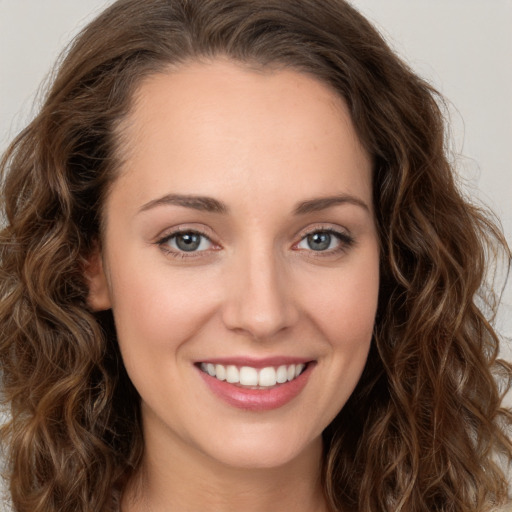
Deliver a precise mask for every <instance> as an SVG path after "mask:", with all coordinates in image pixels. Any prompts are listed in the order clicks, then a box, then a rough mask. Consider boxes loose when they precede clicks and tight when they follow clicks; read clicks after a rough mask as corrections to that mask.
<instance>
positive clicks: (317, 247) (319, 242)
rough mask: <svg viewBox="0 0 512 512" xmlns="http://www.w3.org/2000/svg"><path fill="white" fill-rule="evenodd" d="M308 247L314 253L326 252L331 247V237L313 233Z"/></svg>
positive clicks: (309, 237) (309, 238)
mask: <svg viewBox="0 0 512 512" xmlns="http://www.w3.org/2000/svg"><path fill="white" fill-rule="evenodd" d="M308 245H309V247H310V249H313V250H314V251H325V249H328V248H329V246H330V245H331V235H330V234H329V233H313V234H312V235H309V236H308Z"/></svg>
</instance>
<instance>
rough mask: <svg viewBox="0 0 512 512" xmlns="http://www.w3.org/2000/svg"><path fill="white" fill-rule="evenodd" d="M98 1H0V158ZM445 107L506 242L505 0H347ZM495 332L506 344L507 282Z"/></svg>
mask: <svg viewBox="0 0 512 512" xmlns="http://www.w3.org/2000/svg"><path fill="white" fill-rule="evenodd" d="M110 3H111V1H106V0H0V152H2V151H3V150H5V148H6V146H7V144H8V142H9V140H10V139H12V138H13V137H14V135H15V134H16V133H17V132H18V131H19V130H20V129H21V128H22V127H23V126H24V125H25V124H26V123H27V122H28V121H29V120H30V118H31V116H32V114H33V112H34V111H35V110H36V108H37V107H36V105H34V98H35V96H36V92H37V90H38V86H39V84H40V83H41V82H42V80H43V79H44V78H45V77H46V76H47V73H48V71H49V69H50V68H51V66H52V65H53V63H54V62H55V60H56V58H57V57H58V55H59V54H60V52H61V50H62V49H63V48H64V46H65V45H66V43H67V42H68V41H69V40H70V39H71V38H72V37H73V35H74V34H75V33H76V32H77V31H78V30H79V29H80V28H81V27H82V26H83V25H84V24H85V23H86V22H87V21H88V20H90V19H91V18H92V17H93V16H94V15H95V14H97V13H98V12H99V11H101V9H102V8H103V7H105V6H106V5H108V4H110ZM352 3H353V4H354V5H355V6H356V7H357V8H359V9H360V10H361V11H362V12H363V13H364V14H366V15H367V17H369V19H370V20H372V21H373V22H374V23H375V24H376V25H377V27H378V28H379V30H380V31H381V32H382V33H383V35H384V36H385V37H386V38H387V40H388V41H389V42H390V43H391V45H392V47H393V48H394V49H395V50H396V51H397V52H398V53H399V54H400V55H402V57H404V58H405V59H406V61H407V62H408V63H409V64H410V65H411V66H412V67H413V68H414V69H415V70H416V71H417V72H418V73H419V74H420V75H422V76H423V77H424V78H426V79H427V80H428V81H430V82H431V83H432V84H434V86H435V87H437V88H438V90H440V92H441V93H442V94H444V95H445V96H446V97H447V98H448V99H449V100H450V116H451V127H452V134H453V142H454V149H455V152H456V155H457V162H458V170H459V173H460V175H461V178H462V179H463V180H464V183H465V185H464V186H465V187H466V188H467V190H468V191H469V192H470V193H471V194H472V195H473V196H474V197H478V198H479V199H480V200H483V201H484V202H485V203H486V204H488V205H490V206H491V207H492V208H493V209H494V210H495V212H496V213H497V214H498V215H499V217H500V218H501V219H502V222H503V226H504V229H505V233H506V235H507V238H508V240H509V243H510V244H512V92H511V91H512V28H511V27H512V0H489V1H484V0H353V1H352ZM504 303H505V304H504V306H503V307H502V309H501V313H500V317H499V320H498V326H499V328H500V330H501V332H502V333H503V334H504V335H506V336H507V337H509V338H510V337H512V284H511V283H510V282H509V285H508V286H507V289H506V291H505V300H504Z"/></svg>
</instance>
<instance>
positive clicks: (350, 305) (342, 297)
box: [302, 256, 379, 353]
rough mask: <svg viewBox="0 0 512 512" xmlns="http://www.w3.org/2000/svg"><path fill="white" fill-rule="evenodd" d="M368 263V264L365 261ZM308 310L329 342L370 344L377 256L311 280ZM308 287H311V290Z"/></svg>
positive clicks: (374, 309) (373, 314) (356, 347)
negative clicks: (314, 280)
mask: <svg viewBox="0 0 512 512" xmlns="http://www.w3.org/2000/svg"><path fill="white" fill-rule="evenodd" d="M365 263H367V264H365ZM309 289H310V292H309V294H307V295H306V292H305V290H304V291H303V292H302V293H304V296H309V307H308V310H309V312H310V315H311V317H312V319H313V321H314V322H315V324H316V325H317V327H318V328H319V329H320V330H321V331H322V332H323V334H324V336H325V338H326V339H327V340H329V342H330V343H331V345H334V346H340V347H341V348H343V347H346V348H347V350H348V349H349V348H353V349H354V350H356V351H357V349H358V347H360V346H361V345H363V346H362V347H361V349H362V351H363V352H364V353H366V350H367V346H368V345H369V343H370V340H371V337H372V333H373V327H374V322H375V314H376V311H377V299H378V291H379V267H378V257H377V256H374V257H373V258H368V261H367V262H365V261H361V262H358V265H353V266H349V265H347V267H346V268H344V269H341V270H340V271H339V272H338V273H333V274H332V275H330V276H329V278H328V279H327V278H326V279H324V280H323V286H321V283H320V282H319V281H318V280H317V281H316V282H314V283H313V282H312V283H310V286H309ZM311 290H314V291H313V293H312V292H311Z"/></svg>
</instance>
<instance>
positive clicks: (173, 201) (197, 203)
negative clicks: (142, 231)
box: [139, 194, 228, 213]
mask: <svg viewBox="0 0 512 512" xmlns="http://www.w3.org/2000/svg"><path fill="white" fill-rule="evenodd" d="M164 205H177V206H183V207H185V208H192V209H194V210H200V211H203V212H213V213H227V212H228V207H227V206H226V205H225V204H224V203H221V202H220V201H217V199H213V198H212V197H203V196H189V195H180V194H167V195H165V196H163V197H160V198H158V199H153V200H152V201H149V203H146V204H145V205H143V206H142V207H141V208H140V210H139V212H145V211H147V210H149V209H151V208H155V207H156V206H164Z"/></svg>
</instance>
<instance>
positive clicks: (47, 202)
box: [0, 0, 512, 512]
mask: <svg viewBox="0 0 512 512" xmlns="http://www.w3.org/2000/svg"><path fill="white" fill-rule="evenodd" d="M219 57H222V58H228V59H231V60H234V61H236V62H239V63H242V64H244V65H249V66H256V67H258V68H261V69H268V68H269V67H271V68H275V67H289V68H292V69H294V70H297V71H299V72H304V73H307V74H309V75H311V76H313V77H315V78H316V79H318V80H320V81H321V82H323V83H325V84H328V85H330V86H331V87H332V88H333V89H334V90H335V91H336V92H337V93H338V94H339V95H340V96H341V97H342V98H343V99H344V100H345V101H346V102H347V105H348V107H349V110H350V113H351V117H352V121H353V123H354V127H355V129H356V132H357V134H358V136H359V138H360V141H361V143H362V144H363V146H364V148H365V149H366V151H368V153H369V154H370V155H371V157H372V159H373V167H374V168H373V199H374V204H375V212H376V220H377V224H378V229H379V237H380V244H381V255H382V257H381V267H382V272H381V273H382V281H381V289H380V299H379V310H378V316H377V322H376V326H375V336H374V340H373V342H372V347H371V350H370V355H369V358H368V362H367V365H366V368H365V371H364V373H363V376H362V378H361V381H360V382H359V384H358V386H357V388H356V390H355V391H354V393H353V394H352V396H351V398H350V399H349V401H348V403H347V404H346V406H345V407H344V408H343V409H342V411H341V412H340V413H339V415H338V417H337V418H336V419H335V420H334V421H333V423H332V424H331V425H330V426H329V427H328V428H327V429H326V431H325V432H324V442H325V466H324V475H323V478H324V488H325V492H326V496H327V497H328V500H329V503H330V505H331V507H332V509H333V510H344V509H345V507H346V508H349V509H350V508H354V509H357V510H365V511H367V512H377V511H389V512H391V511H393V512H400V511H404V512H405V511H408V512H409V511H415V512H416V511H417V512H426V511H432V510H436V511H439V512H448V511H450V512H463V511H464V512H469V511H474V512H476V511H479V512H480V511H482V510H486V507H488V506H490V505H491V504H499V503H505V501H506V499H507V491H508V485H507V481H506V478H505V476H504V473H503V469H502V468H501V467H500V465H499V464H498V463H497V462H496V456H502V457H504V458H505V460H506V461H510V459H511V457H512V444H511V442H510V439H509V437H508V433H509V429H510V425H511V423H512V416H511V414H510V412H509V411H508V410H506V409H504V408H502V407H501V398H502V395H503V393H504V391H500V386H501V387H502V389H503V390H506V389H508V388H509V387H510V382H511V379H512V369H511V367H510V365H508V364H507V363H505V362H503V361H499V360H498V359H497V357H498V347H499V340H498V337H497V335H496V334H495V332H494V330H493V328H492V326H491V325H490V323H489V321H488V320H487V319H486V318H485V316H484V314H483V312H482V308H481V307H479V306H478V305H477V300H476V297H477V292H478V291H479V290H480V289H482V288H481V287H482V286H483V284H484V282H483V280H484V273H485V268H486V264H487V262H488V256H489V255H491V256H492V254H494V251H498V250H499V248H500V247H501V250H502V251H503V253H504V254H505V258H506V260H507V264H509V262H510V251H509V250H508V248H507V247H506V243H505V240H504V238H503V236H502V235H501V234H500V232H499V230H498V229H497V228H496V227H495V223H494V222H493V221H492V220H491V219H490V217H489V216H488V215H487V214H485V213H484V212H482V211H480V210H479V209H478V208H476V207H475V206H472V205H471V204H469V202H468V201H466V200H465V199H464V198H463V197H462V195H461V193H460V192H459V191H458V189H457V186H456V183H455V182H454V177H453V171H452V169H451V166H450V164H449V162H448V160H447V150H446V144H445V142H446V141H445V130H444V121H443V115H442V111H441V109H440V107H439V105H440V101H441V100H440V98H439V96H438V95H437V93H436V91H435V90H433V89H432V87H431V86H430V85H428V84H427V83H426V82H424V81H423V80H421V79H420V78H419V77H417V76H416V75H415V74H414V73H413V72H411V70H410V69H408V67H407V66H406V65H405V64H404V63H403V62H401V61H400V60H399V59H398V58H397V57H396V55H394V53H393V52H392V51H391V50H390V49H389V47H388V46H387V45H386V43H385V42H384V41H383V39H382V37H381V36H380V35H379V34H378V33H377V31H376V30H375V29H374V28H373V27H372V26H371V25H370V24H369V23H368V21H366V20H365V19H364V18H363V17H362V16H361V15H360V14H359V13H358V12H357V11H356V10H355V9H353V8H352V7H351V6H350V5H349V4H348V3H346V2H344V1H343V0H323V1H322V2H318V1H316V0H301V1H300V2H297V1H291V0H147V1H144V2H141V1H140V0H120V1H118V2H116V3H114V4H113V5H112V6H111V7H109V8H108V9H106V10H105V11H104V12H103V13H102V14H101V15H100V16H99V17H98V18H97V19H96V20H94V21H93V22H92V23H91V24H90V25H88V26H87V27H86V28H85V29H84V30H83V31H82V33H81V34H79V36H78V37H77V38H76V39H75V41H74V42H73V43H72V45H71V46H70V48H69V50H68V52H67V55H66V57H65V59H64V60H63V61H62V63H61V66H60V69H59V71H58V73H57V75H56V77H55V80H54V82H53V84H52V86H51V88H50V89H49V91H48V94H47V97H46V99H45V102H44V104H43V106H42V108H41V111H40V113H39V115H38V116H37V117H36V118H35V119H34V121H33V122H32V123H31V124H30V125H29V126H28V127H27V128H26V129H25V130H24V131H23V132H22V133H21V134H20V135H19V136H18V137H17V138H16V140H15V141H14V142H13V143H12V145H11V146H10V148H9V149H8V151H7V153H6V155H5V157H4V159H3V161H2V164H1V169H2V175H3V177H4V179H5V181H4V184H3V185H2V190H1V193H2V196H1V203H2V208H3V213H4V216H5V219H6V222H5V227H4V228H3V229H2V231H1V233H0V297H1V304H0V329H1V331H2V335H1V340H0V361H1V364H2V376H1V377H2V385H3V397H2V398H3V401H4V403H5V404H8V405H9V406H10V413H11V419H10V422H9V423H7V424H6V425H5V427H4V429H3V434H2V435H3V442H4V444H5V447H6V450H7V455H8V471H9V473H8V477H9V480H10V491H11V495H12V501H13V504H14V509H15V510H16V511H17V512H51V511H52V512H54V511H56V510H59V511H60V512H67V511H69V512H78V511H84V512H85V511H90V510H101V511H105V512H107V511H110V510H114V508H115V503H114V500H113V499H112V496H113V490H114V491H117V492H118V493H119V492H122V489H123V487H124V485H125V484H126V481H127V479H128V478H129V477H130V476H131V475H132V474H133V473H134V471H136V470H137V468H138V466H139V464H140V461H141V457H142V453H143V439H142V432H141V425H140V408H139V398H138V395H137V392H136V391H135V389H134V388H133V386H132V384H131V382H130V380H129V378H128V376H127V375H126V371H125V370H124V366H123V363H122V360H121V357H120V354H119V350H118V347H117V340H116V336H115V327H114V324H113V320H112V315H111V313H110V312H104V313H101V314H97V313H94V312H92V311H91V310H90V308H89V307H88V304H87V295H88V288H87V281H86V279H85V277H84V268H85V266H86V264H87V261H88V258H89V256H90V254H91V252H92V251H93V250H94V249H95V247H97V245H98V244H101V226H102V221H103V213H102V207H103V205H104V203H105V198H106V197H107V195H108V192H109V189H110V187H111V186H112V184H113V183H114V182H115V179H116V173H117V172H118V170H119V168H120V165H121V163H122V161H123V152H124V151H125V150H126V148H125V146H124V144H123V134H122V121H123V120H124V119H125V118H126V116H127V115H128V113H129V112H130V108H131V105H132V102H133V98H134V94H135V92H136V90H137V88H138V87H139V86H140V84H141V82H142V81H143V80H144V78H145V77H149V76H151V75H153V74H155V73H161V72H165V70H166V69H169V67H170V66H175V67H176V66H177V67H179V66H180V65H182V64H183V63H185V62H188V61H194V60H203V59H215V58H219Z"/></svg>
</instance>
